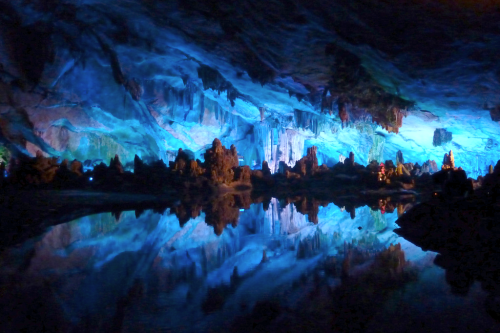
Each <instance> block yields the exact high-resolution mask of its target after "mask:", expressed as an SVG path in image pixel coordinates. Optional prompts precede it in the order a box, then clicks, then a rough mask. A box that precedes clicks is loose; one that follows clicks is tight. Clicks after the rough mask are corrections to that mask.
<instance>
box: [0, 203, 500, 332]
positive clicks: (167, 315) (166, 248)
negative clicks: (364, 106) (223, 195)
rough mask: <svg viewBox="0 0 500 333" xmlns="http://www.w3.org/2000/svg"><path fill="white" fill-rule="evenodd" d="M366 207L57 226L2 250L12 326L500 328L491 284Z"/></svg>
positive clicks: (4, 299) (94, 218) (257, 209)
mask: <svg viewBox="0 0 500 333" xmlns="http://www.w3.org/2000/svg"><path fill="white" fill-rule="evenodd" d="M355 213H356V214H355V215H356V216H355V218H354V219H351V217H350V214H349V213H348V212H346V211H343V210H342V209H340V208H339V207H337V206H335V205H334V204H330V205H328V206H326V207H320V210H319V213H318V223H317V224H314V223H311V222H309V220H308V217H307V215H303V214H301V213H299V212H297V210H296V208H295V206H294V205H293V204H289V205H284V204H282V205H280V203H279V202H278V201H277V200H275V199H273V200H272V201H271V204H270V205H269V208H268V209H267V211H265V210H264V209H263V205H262V204H252V205H251V206H250V209H246V210H243V211H240V212H239V219H238V220H237V223H234V221H232V223H231V224H229V225H228V226H227V227H226V228H225V229H223V232H222V234H221V235H219V236H218V235H216V233H215V232H214V227H213V226H211V225H207V224H206V223H205V215H204V214H203V213H201V215H200V216H198V217H196V218H194V219H190V220H189V221H187V222H186V223H184V224H183V225H181V223H179V220H178V219H177V218H176V216H175V215H174V214H170V212H169V211H168V210H167V211H166V212H165V213H163V214H160V213H155V212H153V211H146V212H143V213H142V214H141V215H140V216H138V217H137V216H136V215H138V214H136V213H135V212H133V211H130V212H122V213H121V214H118V215H119V216H117V215H116V214H111V213H103V214H98V215H91V216H86V217H83V218H80V219H77V220H74V221H72V222H69V223H65V224H60V225H57V226H53V227H51V228H49V229H48V230H46V232H45V233H44V234H43V235H40V236H38V237H36V238H33V239H30V240H28V241H26V242H24V243H23V244H20V245H18V246H16V247H12V248H9V249H6V250H4V251H2V252H1V253H0V293H1V294H0V295H1V298H0V305H1V310H0V322H1V323H2V324H1V325H2V331H4V332H21V331H24V332H44V331H45V332H208V331H213V332H221V331H228V332H230V331H234V332H244V331H248V332H265V331H269V332H271V331H273V332H293V331H300V332H307V331H311V332H312V331H314V332H317V331H332V332H336V331H339V332H356V331H360V332H379V331H383V332H448V331H456V332H488V331H490V332H498V331H499V328H500V327H499V326H498V323H497V322H496V321H495V320H494V319H493V317H492V316H490V315H489V314H488V313H487V311H486V309H485V305H484V303H485V300H486V298H487V294H486V293H485V292H484V291H483V290H482V289H481V286H480V285H479V284H478V283H474V284H473V285H472V286H471V287H470V288H469V290H468V292H467V293H466V294H465V295H456V294H454V293H452V292H451V288H450V286H449V285H448V284H447V282H446V274H445V270H443V269H442V268H440V267H438V266H436V265H435V264H434V263H433V261H434V258H435V256H436V253H433V252H424V251H422V250H421V249H420V248H419V247H417V246H415V245H413V244H411V243H410V242H408V241H406V240H405V239H403V238H401V237H399V236H398V235H397V234H395V233H394V232H393V230H394V229H395V228H397V227H398V226H397V224H396V220H397V213H396V212H395V213H385V214H382V213H381V212H380V211H372V210H371V209H370V208H369V207H362V208H358V209H356V212H355ZM222 224H223V225H225V223H222ZM391 244H394V245H396V244H400V247H401V248H400V249H399V247H398V246H396V247H394V246H393V247H391ZM388 248H390V250H387V249H388Z"/></svg>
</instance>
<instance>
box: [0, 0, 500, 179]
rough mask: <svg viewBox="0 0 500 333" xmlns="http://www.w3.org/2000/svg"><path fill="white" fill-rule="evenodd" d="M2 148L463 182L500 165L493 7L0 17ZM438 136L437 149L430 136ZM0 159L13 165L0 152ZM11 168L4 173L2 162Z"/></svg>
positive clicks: (336, 6)
mask: <svg viewBox="0 0 500 333" xmlns="http://www.w3.org/2000/svg"><path fill="white" fill-rule="evenodd" d="M0 12H1V13H2V14H1V16H0V149H1V151H3V150H5V148H8V150H9V154H10V153H13V154H16V153H17V152H18V151H21V152H24V153H29V154H31V155H32V156H34V155H35V153H36V151H37V150H40V151H42V152H43V153H44V154H45V155H46V156H51V157H52V156H60V157H61V159H68V160H69V161H72V160H74V159H77V160H81V161H86V163H84V164H86V165H88V166H95V165H98V164H99V163H100V162H101V161H108V160H109V159H110V158H112V157H113V156H114V155H115V154H118V155H119V156H120V157H121V158H122V163H123V166H124V168H125V169H127V168H130V167H131V165H132V162H133V159H134V156H135V155H136V154H137V155H138V156H139V157H141V158H142V159H145V160H149V159H151V160H156V159H158V158H161V159H162V160H163V161H164V162H165V163H166V164H168V162H169V161H174V159H175V154H176V152H177V151H178V149H179V148H182V149H183V150H184V151H189V152H190V153H192V154H193V155H194V160H196V159H198V158H199V159H203V156H202V154H203V152H204V151H205V150H206V148H207V145H209V144H210V143H211V142H212V141H213V140H214V138H216V137H219V138H221V142H222V144H223V145H225V146H227V147H230V146H231V145H232V144H234V145H235V147H236V148H237V150H238V151H239V152H240V155H239V156H238V160H242V161H243V162H244V164H246V165H249V166H250V167H251V168H254V166H257V167H259V166H260V165H261V164H262V162H263V161H267V162H268V164H269V168H270V170H271V172H276V171H278V169H279V164H280V162H283V163H285V164H286V165H288V166H290V167H293V166H294V165H295V163H296V161H298V160H299V159H300V158H301V157H302V156H303V155H304V154H305V153H306V151H307V148H309V147H311V146H313V145H315V146H317V147H318V150H319V151H321V152H322V153H321V155H318V163H319V165H321V164H323V163H325V164H327V165H328V166H332V162H334V161H337V160H338V156H339V155H343V156H347V154H348V153H349V152H350V151H353V152H354V153H355V156H356V162H357V163H360V164H363V165H366V164H368V163H369V162H370V161H371V160H372V159H377V160H380V161H383V160H386V159H388V158H394V156H395V154H396V152H397V151H402V152H403V153H404V154H405V156H406V157H407V159H408V160H412V161H417V162H419V163H420V164H422V163H424V162H425V161H427V160H436V161H437V160H441V157H442V155H443V153H444V152H447V151H449V150H451V149H453V151H454V153H455V155H456V159H457V160H456V163H457V164H458V165H461V166H462V167H463V168H464V170H465V171H466V172H467V173H468V176H472V177H474V178H476V177H477V176H478V175H481V174H485V173H487V168H488V166H489V165H490V164H494V163H492V161H496V160H498V159H499V158H500V153H499V148H498V142H499V140H500V136H499V135H498V133H499V128H498V126H499V125H498V123H497V120H498V116H497V114H498V108H499V105H500V99H499V97H498V88H499V82H498V80H499V78H498V73H499V72H500V71H499V67H498V66H499V65H498V64H499V62H498V61H497V60H498V59H497V58H498V56H497V54H498V52H497V50H498V47H499V45H500V37H499V36H500V32H499V31H498V27H497V24H496V23H497V22H498V20H499V17H500V14H499V10H498V5H497V4H496V3H495V2H488V1H483V0H481V1H474V2H472V1H460V2H455V1H448V0H442V1H427V2H421V1H417V0H406V1H402V2H401V1H400V2H397V3H393V2H387V1H381V0H379V1H364V0H356V1H347V0H335V1H325V0H313V1H276V0H272V1H257V2H255V1H247V0H244V1H237V2H234V3H231V4H228V3H227V2H225V1H216V0H212V1H199V0H187V1H166V0H165V1H163V0H161V1H139V0H132V1H127V2H123V1H118V0H116V1H99V0H94V1H77V0H66V1H62V0H53V1H50V3H47V2H46V1H42V0H29V1H21V0H14V1H1V2H0ZM436 130H439V131H438V134H437V135H436ZM1 156H2V157H0V158H1V159H4V157H3V156H4V154H3V153H1ZM7 160H8V159H7Z"/></svg>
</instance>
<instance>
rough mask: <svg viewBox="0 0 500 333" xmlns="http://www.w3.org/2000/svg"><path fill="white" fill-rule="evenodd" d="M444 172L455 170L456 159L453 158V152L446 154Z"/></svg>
mask: <svg viewBox="0 0 500 333" xmlns="http://www.w3.org/2000/svg"><path fill="white" fill-rule="evenodd" d="M441 169H442V170H447V169H452V170H453V169H455V157H453V151H452V150H450V153H449V154H444V158H443V165H442V166H441Z"/></svg>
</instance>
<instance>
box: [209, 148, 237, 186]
mask: <svg viewBox="0 0 500 333" xmlns="http://www.w3.org/2000/svg"><path fill="white" fill-rule="evenodd" d="M238 165H239V161H238V153H237V151H236V147H235V146H234V145H231V148H230V149H226V147H224V146H223V145H222V143H221V142H220V140H219V139H217V138H216V139H214V141H213V143H212V148H210V149H208V150H207V152H206V153H205V168H206V172H207V173H208V177H209V179H210V180H211V181H213V182H214V183H216V184H230V183H231V182H233V180H234V170H233V168H238Z"/></svg>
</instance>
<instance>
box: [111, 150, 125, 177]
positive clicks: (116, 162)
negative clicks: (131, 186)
mask: <svg viewBox="0 0 500 333" xmlns="http://www.w3.org/2000/svg"><path fill="white" fill-rule="evenodd" d="M109 169H110V170H112V171H114V172H116V173H118V174H123V172H124V171H123V165H122V162H120V157H118V155H115V158H112V159H111V161H110V162H109Z"/></svg>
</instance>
